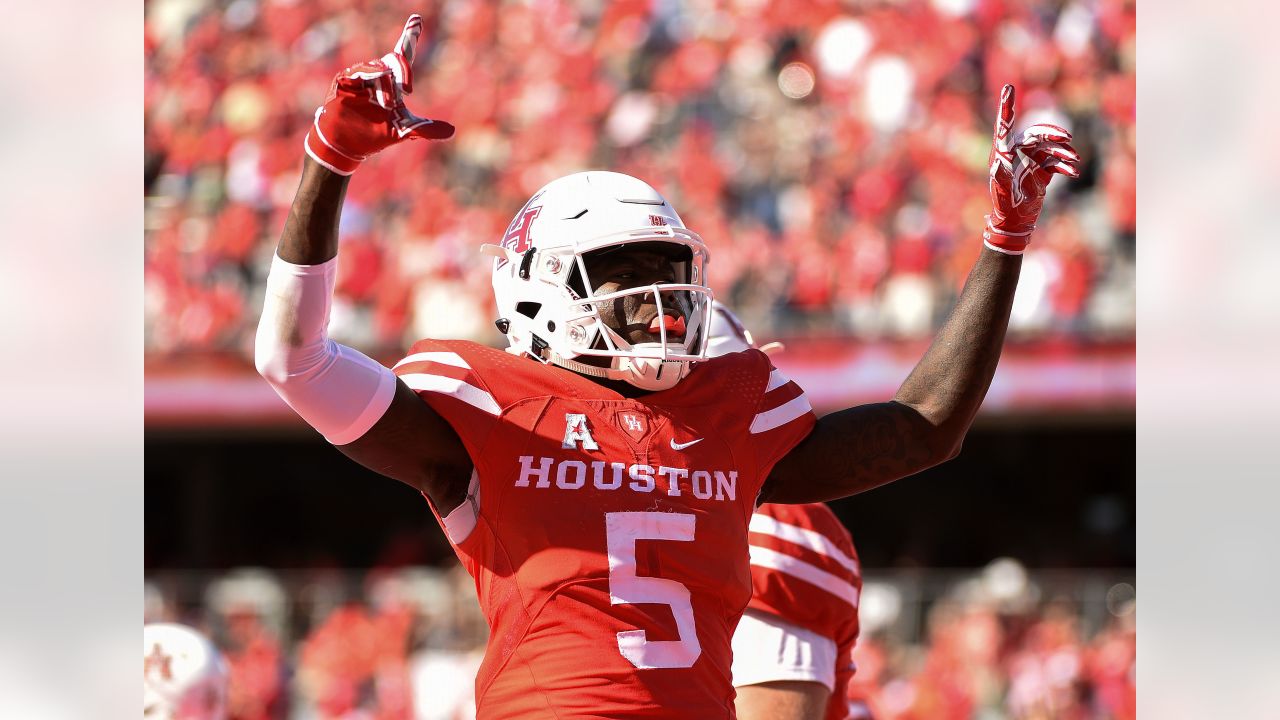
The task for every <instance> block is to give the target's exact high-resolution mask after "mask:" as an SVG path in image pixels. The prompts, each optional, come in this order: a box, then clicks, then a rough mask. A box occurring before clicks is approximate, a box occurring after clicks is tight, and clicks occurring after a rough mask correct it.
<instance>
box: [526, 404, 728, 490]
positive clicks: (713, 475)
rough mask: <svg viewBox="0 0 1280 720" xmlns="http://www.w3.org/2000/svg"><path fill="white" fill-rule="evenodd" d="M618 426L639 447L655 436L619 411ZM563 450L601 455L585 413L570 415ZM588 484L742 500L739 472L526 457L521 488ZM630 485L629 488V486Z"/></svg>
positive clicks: (643, 421)
mask: <svg viewBox="0 0 1280 720" xmlns="http://www.w3.org/2000/svg"><path fill="white" fill-rule="evenodd" d="M616 420H617V424H618V427H619V428H620V429H621V430H622V431H623V432H625V433H627V435H629V436H631V438H632V439H634V440H636V441H637V442H639V441H640V440H641V439H642V438H644V436H645V434H647V433H648V431H649V422H648V419H647V418H646V417H645V416H644V415H643V414H642V413H637V412H627V411H622V412H619V413H618V414H617V416H616ZM693 444H695V443H684V444H682V445H677V444H676V443H675V441H674V440H672V443H671V446H672V448H674V449H680V448H681V447H689V446H691V445H693ZM560 447H561V449H563V450H599V449H600V443H598V442H596V439H595V437H594V436H593V435H592V434H591V425H590V423H589V422H588V420H587V416H586V414H585V413H565V416H564V440H563V441H562V442H561V443H560ZM588 479H589V481H590V483H591V485H592V487H594V488H596V489H597V490H622V489H623V488H624V487H625V488H626V489H627V490H630V491H631V492H638V493H652V492H661V490H662V488H661V487H660V485H664V486H665V490H666V493H667V495H669V496H671V497H680V496H681V495H683V494H684V492H685V491H686V490H687V491H688V492H690V493H691V494H692V495H693V496H694V497H695V498H697V499H699V500H717V501H725V500H729V501H733V500H736V499H737V498H738V471H737V470H715V469H702V468H696V469H695V468H688V467H669V466H667V465H658V466H657V467H654V466H653V465H647V464H644V463H623V462H610V461H608V460H578V459H576V458H573V457H538V458H535V457H534V456H532V455H521V456H520V475H519V476H518V477H517V478H516V483H515V486H516V487H519V488H527V487H531V488H542V489H549V488H551V487H552V486H554V487H556V488H558V489H560V490H581V489H582V488H584V487H586V486H587V483H588ZM624 482H625V485H624Z"/></svg>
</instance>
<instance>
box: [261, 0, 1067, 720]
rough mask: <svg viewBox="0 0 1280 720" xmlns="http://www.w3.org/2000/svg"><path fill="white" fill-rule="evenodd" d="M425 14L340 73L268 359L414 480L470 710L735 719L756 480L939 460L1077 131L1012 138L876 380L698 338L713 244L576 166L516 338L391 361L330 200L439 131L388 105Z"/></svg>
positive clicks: (273, 285) (304, 399) (336, 204)
mask: <svg viewBox="0 0 1280 720" xmlns="http://www.w3.org/2000/svg"><path fill="white" fill-rule="evenodd" d="M421 31H422V21H421V19H420V18H419V17H418V16H416V15H415V16H412V17H411V18H410V19H409V21H408V22H407V23H406V25H405V28H404V31H403V33H402V34H401V36H400V39H399V40H398V41H397V43H396V45H395V47H394V48H393V50H392V51H391V52H389V53H387V54H386V55H384V56H383V57H382V58H380V59H377V60H370V61H366V62H362V63H359V64H357V65H353V66H351V67H349V68H347V69H346V70H344V71H343V72H341V73H339V74H338V76H337V77H336V78H335V80H334V83H333V85H332V86H331V87H330V91H329V94H328V96H327V97H326V98H325V101H324V104H323V105H321V107H320V108H318V109H317V111H316V116H315V121H314V123H313V124H312V126H311V128H310V131H309V132H308V134H307V137H306V140H305V148H306V155H307V157H306V159H304V161H303V172H302V179H301V181H300V183H299V187H298V191H297V195H296V196H295V198H294V203H293V206H292V208H291V209H290V213H289V217H288V219H287V220H286V223H285V228H284V232H283V234H282V236H281V238H280V242H279V244H278V246H277V248H276V256H275V258H274V259H273V262H272V268H271V272H270V274H269V276H268V280H267V293H266V299H265V302H264V307H263V314H262V320H261V322H260V323H259V327H258V336H257V346H256V353H255V354H256V364H257V367H258V370H259V372H260V373H261V374H262V375H263V376H264V377H265V378H266V379H267V380H268V382H270V383H271V385H272V386H273V387H274V388H275V389H276V391H277V392H278V393H279V394H280V395H281V397H283V398H284V399H285V401H286V402H288V403H289V404H290V405H291V406H292V407H293V408H294V409H295V410H296V411H297V412H298V413H299V414H300V415H301V416H302V417H303V418H304V419H305V420H306V421H307V422H309V423H310V424H311V425H312V426H313V427H314V428H316V430H318V431H319V432H320V433H321V434H322V435H324V437H325V438H326V439H327V440H328V441H329V442H331V443H333V444H334V445H336V446H338V448H339V449H340V450H341V451H342V452H343V453H345V454H346V455H348V456H349V457H351V458H353V459H354V460H356V461H357V462H360V463H361V464H363V465H365V466H367V467H369V468H371V469H373V470H375V471H377V472H380V473H382V474H384V475H387V476H389V477H393V478H396V479H398V480H401V481H403V482H405V483H408V484H409V485H411V486H413V487H415V488H418V489H420V490H421V491H422V493H423V495H424V496H425V497H426V499H427V501H428V502H429V503H430V505H431V508H432V510H433V512H434V513H435V514H436V515H437V517H438V518H439V520H440V522H441V524H442V526H443V528H444V530H445V533H446V535H447V536H448V538H449V541H450V542H451V543H452V544H453V547H454V549H455V551H456V553H457V555H458V557H459V558H460V559H461V561H462V563H463V565H464V566H465V567H466V568H467V570H468V571H469V572H470V573H471V575H472V576H473V577H474V579H475V585H476V592H477V594H478V596H479V600H480V604H481V606H482V608H483V610H484V612H485V615H486V619H487V620H488V622H489V626H490V630H491V633H490V638H489V644H488V648H487V651H486V656H485V659H484V661H483V663H482V664H481V667H480V671H479V673H478V674H477V677H476V703H477V715H478V717H480V718H482V719H483V718H499V717H503V718H505V717H520V718H539V717H548V718H550V717H560V718H569V717H586V716H591V717H599V716H606V717H613V718H629V717H664V718H715V717H732V715H733V712H734V710H733V698H734V691H733V686H732V680H731V677H730V658H731V649H730V636H731V634H732V629H733V628H734V626H735V625H736V623H737V621H738V617H739V616H740V614H741V612H742V610H743V608H745V607H746V605H747V602H748V600H749V599H750V594H751V575H750V567H749V564H748V556H747V534H748V523H749V521H750V517H751V514H752V510H753V508H754V507H755V505H756V504H757V500H759V501H761V502H763V501H773V502H782V503H804V502H816V501H822V500H827V499H832V498H838V497H843V496H846V495H851V494H854V493H858V492H862V491H864V490H868V489H871V488H874V487H877V486H879V485H883V484H884V483H887V482H890V481H892V480H895V479H898V478H900V477H903V476H906V475H910V474H912V473H915V472H918V471H920V470H923V469H924V468H927V467H930V466H932V465H935V464H937V463H940V462H943V461H945V460H947V459H949V458H951V457H953V456H954V455H955V454H956V453H957V452H958V451H959V449H960V444H961V441H962V440H963V438H964V435H965V432H966V431H967V429H968V427H969V425H970V423H971V422H972V420H973V417H974V415H975V413H976V412H977V410H978V406H979V405H980V404H981V402H982V398H983V396H984V395H985V393H986V390H987V387H988V385H989V384H990V382H991V376H992V374H993V373H994V372H995V366H996V362H997V360H998V358H999V355H1000V348H1001V345H1002V343H1003V339H1004V333H1005V328H1006V326H1007V324H1008V317H1009V308H1010V304H1011V302H1012V300H1013V293H1014V288H1015V286H1016V284H1017V278H1018V270H1019V267H1020V265H1021V258H1020V255H1021V253H1022V251H1023V249H1024V248H1025V247H1026V245H1027V242H1028V238H1029V237H1030V235H1031V231H1032V229H1033V228H1034V226H1035V220H1036V217H1037V215H1038V214H1039V209H1040V203H1041V200H1042V198H1043V195H1044V190H1045V186H1046V184H1047V182H1048V180H1049V178H1050V176H1051V175H1052V174H1054V173H1063V174H1068V175H1075V174H1076V170H1075V166H1074V162H1075V157H1076V155H1075V152H1074V151H1073V150H1071V148H1070V146H1069V144H1068V140H1069V139H1070V136H1069V135H1068V134H1067V133H1066V132H1065V131H1062V130H1059V129H1055V128H1049V127H1048V126H1035V127H1034V128H1032V129H1029V130H1027V131H1026V132H1025V133H1024V134H1023V136H1021V137H1019V138H1018V139H1016V140H1015V139H1014V138H1013V137H1012V136H1011V134H1010V130H1011V128H1012V124H1013V89H1012V88H1011V87H1006V88H1005V90H1004V92H1003V94H1002V97H1001V101H1000V116H999V118H998V120H997V132H996V139H995V148H994V149H993V153H992V164H991V183H990V188H991V195H992V199H993V201H994V203H995V210H994V212H992V214H991V215H990V217H989V220H988V223H987V231H986V233H985V235H984V237H985V243H986V247H987V249H986V250H985V251H983V252H982V254H981V256H980V258H979V260H978V261H977V263H976V264H975V266H974V269H973V271H972V274H971V275H970V278H969V280H968V282H967V284H966V288H965V290H964V291H963V293H962V294H961V297H960V299H959V302H958V304H957V306H956V308H955V310H954V311H953V312H952V313H951V316H950V318H949V319H948V320H947V321H946V323H945V324H944V325H943V327H942V329H941V331H940V332H939V335H938V338H937V339H936V341H935V342H934V344H933V346H932V347H931V348H930V349H929V350H928V351H927V352H926V353H925V355H924V357H923V358H922V359H921V361H920V363H919V364H918V365H917V366H916V368H915V370H914V371H913V372H912V373H911V375H910V377H908V379H907V380H906V381H905V382H904V383H903V385H902V387H901V389H900V390H899V391H898V393H897V395H896V396H895V397H894V398H893V399H892V400H890V401H888V402H884V403H877V404H872V405H866V406H861V407H855V408H849V409H847V410H843V411H839V412H835V413H832V414H830V415H827V416H825V417H823V418H822V419H821V420H818V419H817V418H815V416H814V414H813V412H812V411H811V410H810V408H809V404H808V401H807V400H806V399H805V395H804V393H803V391H802V390H801V389H800V388H799V387H798V386H797V385H796V384H795V383H793V382H790V381H789V380H788V379H787V378H786V377H785V376H783V375H782V374H781V373H780V372H778V371H777V370H776V369H774V368H773V367H772V366H771V364H770V363H769V359H768V358H767V357H766V356H765V355H764V354H763V353H761V352H759V351H755V350H751V351H747V352H740V353H732V354H729V355H725V356H722V357H719V358H715V359H712V360H707V359H706V357H707V356H706V345H707V332H706V329H707V324H708V319H709V313H710V309H711V300H712V297H713V296H712V293H711V290H710V289H709V288H708V287H707V286H706V280H705V274H706V273H705V270H706V263H707V259H708V255H709V254H708V250H707V247H706V245H705V244H704V243H703V241H702V239H701V238H700V237H699V236H698V235H697V233H695V232H693V231H692V230H690V229H689V228H687V227H685V225H684V223H683V222H682V221H681V219H680V216H679V215H678V214H677V213H676V212H675V210H674V209H673V208H672V207H671V205H670V204H669V203H667V202H666V201H665V199H664V198H663V197H662V195H661V194H659V193H658V192H657V191H656V190H655V189H654V188H652V187H651V186H649V185H648V184H646V183H644V182H642V181H640V180H638V179H636V178H632V177H629V176H626V175H620V174H617V173H609V172H585V173H577V174H574V175H570V176H567V177H564V178H560V179H558V180H555V181H553V182H551V183H549V184H548V185H546V186H545V187H543V188H542V189H540V190H539V191H538V192H536V193H535V194H534V195H533V197H532V198H530V199H529V201H528V202H527V203H526V204H525V206H524V207H523V208H521V209H520V211H519V212H517V213H516V216H515V218H514V219H513V220H512V222H511V224H510V227H509V228H508V229H507V231H506V233H505V234H504V235H503V237H502V238H500V241H499V242H498V243H495V244H493V245H490V246H486V247H485V248H484V251H485V252H486V253H488V254H489V255H490V256H492V260H491V262H492V271H491V272H492V279H493V285H494V294H495V298H496V300H497V307H498V312H499V318H498V319H497V321H496V322H497V326H498V328H499V330H500V331H501V332H502V333H503V334H504V335H505V336H506V338H507V341H508V343H509V346H510V347H509V348H508V349H507V350H506V351H502V350H494V349H491V348H488V347H485V346H482V345H478V344H475V343H470V342H461V341H438V340H423V341H421V342H419V343H417V344H415V345H414V346H413V347H412V348H411V349H410V352H409V354H408V355H407V356H406V357H405V358H404V359H403V360H401V361H400V362H399V363H397V364H396V366H395V367H394V368H393V369H392V370H388V369H387V368H385V367H383V366H382V365H380V364H378V363H377V362H374V361H373V360H371V359H369V358H367V357H365V356H363V355H361V354H360V353H359V352H357V351H355V350H353V349H351V348H348V347H344V346H342V345H339V344H337V343H335V342H334V341H333V340H331V339H329V338H328V337H327V336H326V332H325V327H326V325H327V322H328V313H329V304H330V301H331V294H332V290H333V284H334V278H335V269H336V263H337V259H336V255H337V247H338V243H337V235H338V233H337V230H338V218H339V215H340V212H341V208H342V201H343V196H344V194H345V192H346V189H347V184H348V182H349V179H350V175H351V174H352V173H353V172H355V171H356V170H357V169H358V168H359V166H360V163H361V162H362V161H363V160H364V159H366V158H367V157H369V156H371V155H373V154H374V153H377V152H380V151H383V150H385V149H387V148H389V147H391V146H393V145H395V144H397V143H399V142H402V141H405V140H410V139H437V140H438V139H445V138H448V137H450V136H451V135H452V134H453V132H454V129H453V127H452V126H451V125H449V124H448V123H446V122H442V121H439V120H430V119H427V118H422V117H419V116H417V115H415V114H414V113H412V112H411V111H410V110H409V109H408V108H407V107H406V105H405V102H404V96H405V95H407V94H408V93H409V92H411V90H412V86H413V71H412V63H413V59H414V47H415V45H416V42H417V38H418V35H419V34H420V33H421Z"/></svg>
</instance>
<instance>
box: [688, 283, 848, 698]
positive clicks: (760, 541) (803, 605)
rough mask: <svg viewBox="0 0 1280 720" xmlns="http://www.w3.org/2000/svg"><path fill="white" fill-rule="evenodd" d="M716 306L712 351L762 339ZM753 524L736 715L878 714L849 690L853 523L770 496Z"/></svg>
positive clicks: (736, 649) (737, 649) (738, 641)
mask: <svg viewBox="0 0 1280 720" xmlns="http://www.w3.org/2000/svg"><path fill="white" fill-rule="evenodd" d="M711 313H712V315H711V328H710V335H711V339H710V342H709V347H708V353H709V354H710V355H712V356H718V355H723V354H725V353H731V352H742V351H744V350H747V349H750V348H754V347H757V346H756V344H755V340H754V339H753V338H752V337H751V333H750V332H749V331H748V330H747V328H746V327H745V326H744V325H743V324H742V321H741V320H739V319H738V317H737V316H736V315H734V314H733V312H732V311H731V310H729V309H728V308H726V307H724V306H723V305H721V304H720V303H719V302H716V303H714V304H713V306H712V310H711ZM771 345H774V346H777V344H776V343H775V344H771ZM769 347H770V346H769V345H766V346H764V349H766V350H767V349H768V348H769ZM749 529H750V531H751V533H750V535H749V536H748V540H749V542H750V557H751V602H750V603H749V604H748V605H747V609H746V612H744V613H743V614H742V619H741V620H740V621H738V627H737V629H736V630H735V631H734V633H733V685H734V687H735V688H737V691H738V696H737V699H736V701H735V705H736V707H737V711H738V719H739V720H816V719H817V718H825V719H826V720H846V719H850V720H852V719H853V718H857V720H871V715H870V714H869V711H868V710H867V708H866V707H865V706H863V707H856V708H855V707H850V701H849V700H848V699H847V698H848V695H849V690H848V688H849V680H850V679H851V678H852V677H853V674H854V672H855V668H854V663H853V648H854V645H855V643H856V642H857V640H858V597H859V595H860V594H861V592H862V568H861V567H860V565H859V563H858V552H857V550H856V549H855V548H854V546H853V538H852V537H851V536H850V535H849V531H848V530H847V529H845V527H844V525H843V524H841V522H840V520H839V519H837V518H836V516H835V513H833V512H831V509H830V508H828V507H827V506H826V505H824V504H822V503H805V504H803V505H779V504H776V503H766V504H764V505H761V506H760V507H759V508H757V509H756V511H755V513H754V514H753V515H752V516H751V524H750V526H749Z"/></svg>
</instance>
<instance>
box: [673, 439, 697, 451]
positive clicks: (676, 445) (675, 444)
mask: <svg viewBox="0 0 1280 720" xmlns="http://www.w3.org/2000/svg"><path fill="white" fill-rule="evenodd" d="M700 442H702V438H698V439H697V440H690V441H689V442H687V443H678V442H676V439H675V438H671V449H672V450H683V449H685V448H687V447H692V446H694V445H697V444H698V443H700Z"/></svg>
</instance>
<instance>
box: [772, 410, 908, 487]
mask: <svg viewBox="0 0 1280 720" xmlns="http://www.w3.org/2000/svg"><path fill="white" fill-rule="evenodd" d="M925 424H927V421H925V420H924V418H922V417H921V416H920V414H919V413H918V412H916V411H915V410H914V409H912V408H910V407H907V406H906V405H903V404H901V403H897V402H887V403H876V404H873V405H860V406H858V407H853V408H848V409H846V410H840V411H838V412H834V413H831V414H830V415H825V416H823V417H822V418H820V419H819V420H818V424H817V425H815V426H814V428H813V432H811V433H809V436H808V437H807V438H805V439H804V441H803V442H801V443H800V445H798V446H796V448H795V449H794V450H792V451H791V452H790V453H788V454H787V455H786V457H784V458H782V460H780V461H778V464H777V465H775V466H774V469H773V472H772V474H771V475H770V476H769V482H768V483H767V484H766V485H765V492H764V493H763V494H762V497H761V502H780V503H806V502H821V501H824V500H835V499H837V498H842V497H845V496H848V495H854V494H857V493H860V492H865V491H867V490H870V489H872V488H875V487H879V486H880V485H883V484H885V483H887V482H890V481H892V480H896V479H898V478H900V477H905V476H907V475H911V474H913V473H916V472H919V471H921V470H923V469H925V468H927V467H929V466H930V465H931V464H933V463H931V462H930V459H931V458H932V457H933V453H932V451H931V450H930V449H929V448H927V447H926V446H925V445H924V444H923V443H920V442H917V441H916V438H917V437H919V436H920V435H921V433H922V432H924V425H925Z"/></svg>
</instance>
